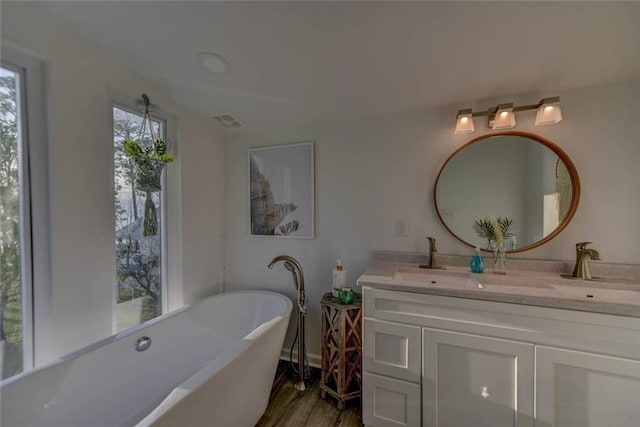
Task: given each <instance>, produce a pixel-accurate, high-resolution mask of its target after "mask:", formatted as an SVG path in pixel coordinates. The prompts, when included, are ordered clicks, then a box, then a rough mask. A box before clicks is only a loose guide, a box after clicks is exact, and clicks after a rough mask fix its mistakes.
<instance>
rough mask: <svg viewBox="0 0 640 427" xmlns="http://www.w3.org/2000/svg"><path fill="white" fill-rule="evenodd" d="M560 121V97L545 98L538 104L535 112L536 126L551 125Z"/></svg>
mask: <svg viewBox="0 0 640 427" xmlns="http://www.w3.org/2000/svg"><path fill="white" fill-rule="evenodd" d="M560 121H562V111H561V110H560V98H559V97H557V96H556V97H554V98H545V99H543V100H542V101H540V103H539V104H538V112H537V113H536V123H535V124H536V126H538V125H552V124H555V123H558V122H560Z"/></svg>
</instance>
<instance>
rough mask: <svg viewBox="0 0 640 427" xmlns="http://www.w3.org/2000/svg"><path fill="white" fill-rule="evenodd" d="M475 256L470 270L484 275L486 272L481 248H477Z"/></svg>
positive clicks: (472, 258)
mask: <svg viewBox="0 0 640 427" xmlns="http://www.w3.org/2000/svg"><path fill="white" fill-rule="evenodd" d="M475 252H476V253H475V254H474V255H473V257H471V263H470V264H469V269H470V270H471V271H472V272H473V273H482V272H484V259H483V258H482V255H480V246H476V249H475Z"/></svg>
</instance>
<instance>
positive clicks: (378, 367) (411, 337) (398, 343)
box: [363, 319, 422, 383]
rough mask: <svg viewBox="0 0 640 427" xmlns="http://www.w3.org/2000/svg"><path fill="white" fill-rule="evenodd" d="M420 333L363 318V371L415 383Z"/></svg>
mask: <svg viewBox="0 0 640 427" xmlns="http://www.w3.org/2000/svg"><path fill="white" fill-rule="evenodd" d="M421 332H422V331H421V329H420V328H419V327H417V326H408V325H401V324H398V323H391V322H381V321H378V320H372V319H365V321H364V362H363V369H364V370H365V371H368V372H374V373H377V374H382V375H386V376H389V377H394V378H400V379H403V380H406V381H412V382H414V383H419V382H420V362H421V358H422V357H421V356H422V336H421V335H422V334H421Z"/></svg>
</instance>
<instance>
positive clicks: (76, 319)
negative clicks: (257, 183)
mask: <svg viewBox="0 0 640 427" xmlns="http://www.w3.org/2000/svg"><path fill="white" fill-rule="evenodd" d="M2 41H3V43H10V44H12V45H15V46H17V47H19V48H21V49H24V50H26V51H28V52H29V53H30V54H33V55H36V56H38V57H40V58H41V59H42V60H43V61H44V64H45V75H46V89H47V96H46V103H47V115H48V123H47V125H48V135H49V157H50V169H49V185H50V200H51V208H50V209H51V214H50V221H51V251H50V252H51V256H52V260H51V261H52V264H51V265H52V271H51V296H50V298H51V303H50V308H51V312H50V314H49V315H48V316H47V317H48V318H46V319H42V321H41V322H40V323H39V324H37V325H36V357H37V363H38V364H42V363H44V362H46V361H48V360H51V359H52V358H54V357H57V356H60V355H62V354H65V353H68V352H69V351H72V350H74V349H77V348H79V347H81V346H83V345H86V344H88V343H91V342H93V341H95V340H97V339H100V338H104V337H105V336H108V335H110V334H111V333H112V329H111V328H112V319H111V316H112V314H113V310H112V309H113V307H112V304H113V298H114V283H115V254H114V213H113V210H114V208H113V186H112V173H113V172H112V155H113V153H112V129H111V106H112V100H113V98H114V97H116V98H122V97H125V98H136V97H139V96H140V94H141V93H143V92H146V93H147V94H149V96H150V98H151V100H152V102H153V103H154V104H156V105H158V106H159V107H160V108H162V109H163V110H164V111H166V112H168V113H169V114H170V115H171V116H172V117H173V119H174V120H173V121H172V124H173V125H174V130H173V135H174V137H175V140H174V141H175V144H174V145H175V148H176V151H177V156H178V157H177V162H175V163H172V164H170V165H169V167H168V169H167V173H168V174H169V180H170V182H169V184H168V190H167V191H168V200H169V204H170V207H169V212H168V221H169V223H170V224H172V225H171V226H170V230H169V240H170V245H172V246H171V248H172V249H170V252H171V253H169V261H168V262H169V268H170V274H169V275H170V279H171V284H170V286H172V291H171V292H170V294H171V297H172V300H173V301H172V305H173V306H174V307H175V306H179V305H181V304H182V303H183V302H185V303H189V302H192V301H193V300H195V299H196V298H198V297H199V296H202V295H204V294H209V293H214V292H217V291H218V290H219V289H220V284H221V267H222V228H223V211H222V205H223V184H222V182H223V179H224V175H223V173H224V172H223V170H224V169H223V144H222V134H221V133H220V132H219V131H218V130H217V129H216V128H215V126H214V125H213V124H212V123H211V120H209V119H207V118H204V117H202V116H199V115H196V114H194V113H191V112H189V111H187V110H185V109H183V108H182V107H180V106H179V105H177V104H176V103H175V102H173V101H172V100H170V99H169V98H167V97H166V96H164V95H163V94H162V93H161V92H160V91H158V90H156V88H154V87H151V86H150V85H149V84H147V83H146V82H145V81H144V80H143V78H141V77H140V76H138V75H137V74H136V73H134V72H132V71H131V70H129V69H128V68H127V67H125V66H123V65H122V64H120V63H118V62H116V61H114V60H113V59H111V58H109V57H108V56H105V55H103V54H102V53H101V52H99V51H97V50H96V49H94V48H92V47H89V46H87V45H85V44H83V43H82V42H80V41H79V40H78V39H76V38H74V37H73V36H72V35H70V34H68V33H67V32H66V31H65V30H64V29H63V28H62V27H61V26H60V25H59V24H56V23H55V22H54V21H53V20H52V19H51V18H50V17H48V16H46V15H45V14H42V13H41V9H39V8H38V7H35V6H33V5H31V4H24V3H5V4H3V6H2ZM170 132H171V131H170ZM37 297H38V296H36V298H37ZM49 343H50V344H49Z"/></svg>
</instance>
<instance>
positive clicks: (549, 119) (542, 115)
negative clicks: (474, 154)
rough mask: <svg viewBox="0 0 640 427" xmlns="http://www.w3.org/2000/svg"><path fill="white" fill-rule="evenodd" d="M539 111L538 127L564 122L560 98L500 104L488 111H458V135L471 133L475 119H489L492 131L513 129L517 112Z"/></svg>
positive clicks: (537, 113) (537, 114)
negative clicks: (518, 103)
mask: <svg viewBox="0 0 640 427" xmlns="http://www.w3.org/2000/svg"><path fill="white" fill-rule="evenodd" d="M528 110H537V112H536V121H535V124H536V126H537V125H550V124H554V123H558V122H560V121H562V111H561V110H560V97H558V96H555V97H552V98H543V99H542V100H541V101H540V102H538V103H537V104H530V105H521V106H514V105H513V103H509V104H500V105H498V106H497V107H493V108H489V109H488V110H486V111H478V112H473V111H472V110H471V109H466V110H458V114H457V115H456V130H455V133H456V134H461V133H471V132H473V131H474V129H475V126H474V123H473V118H474V117H487V118H488V120H489V121H488V125H489V127H490V128H491V129H492V130H501V129H511V128H513V127H514V126H515V125H516V114H515V113H516V112H520V111H528Z"/></svg>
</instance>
